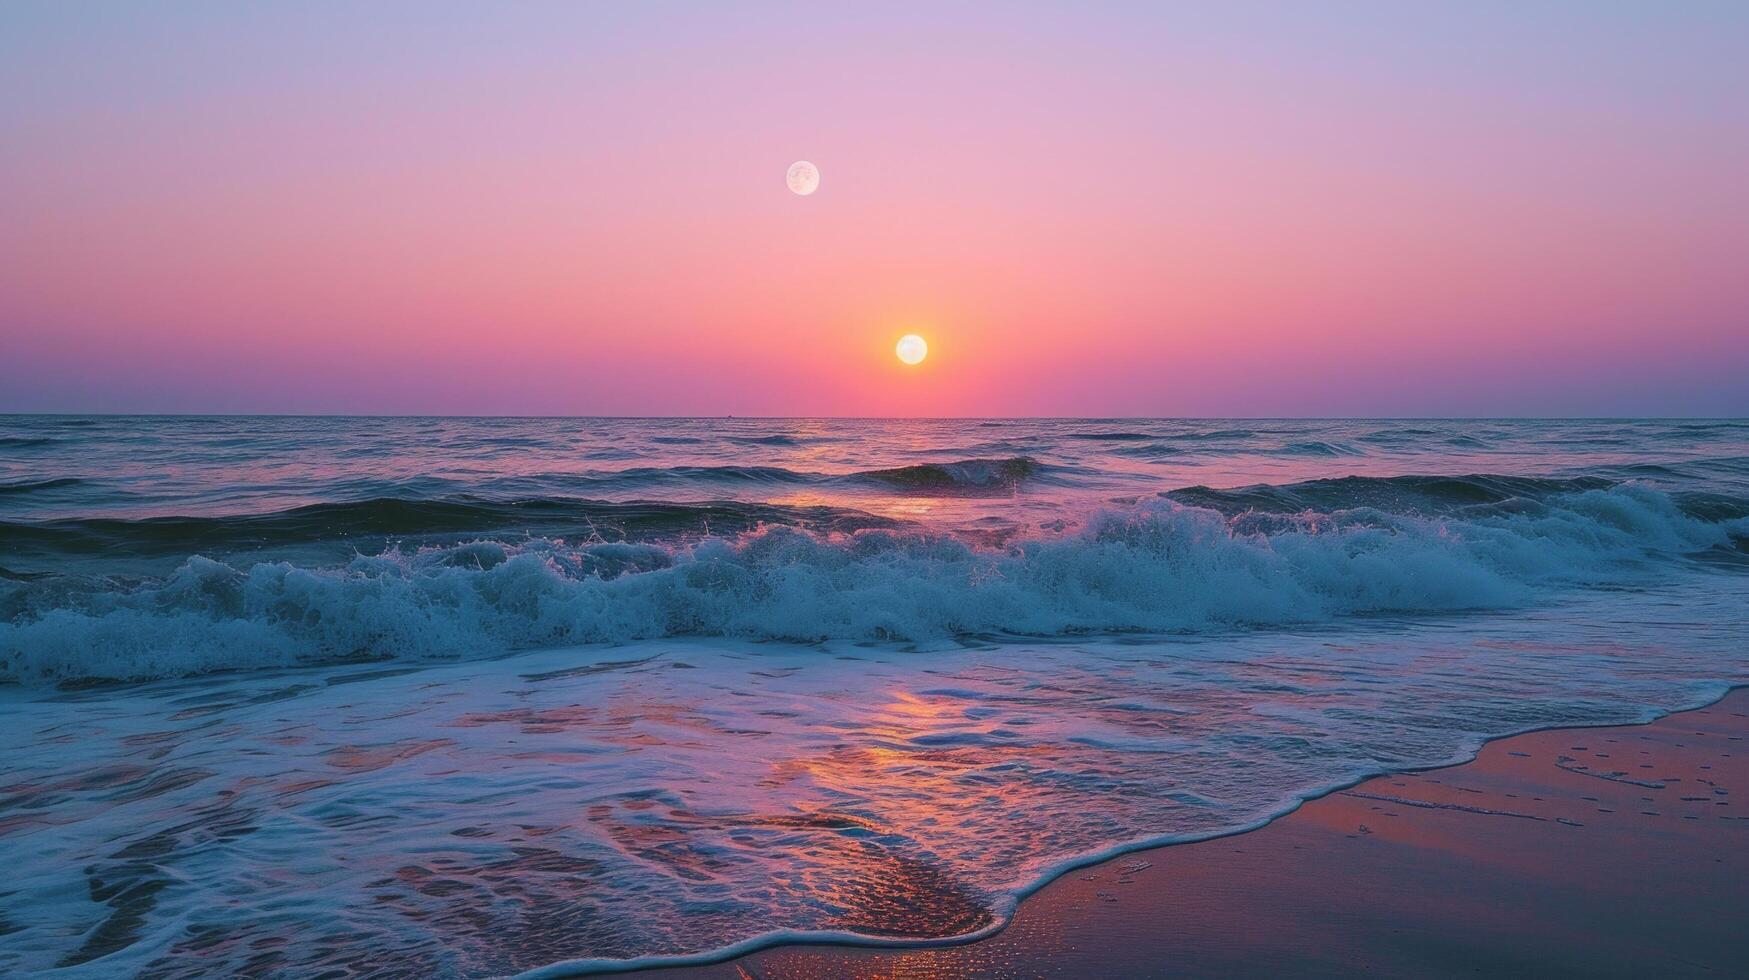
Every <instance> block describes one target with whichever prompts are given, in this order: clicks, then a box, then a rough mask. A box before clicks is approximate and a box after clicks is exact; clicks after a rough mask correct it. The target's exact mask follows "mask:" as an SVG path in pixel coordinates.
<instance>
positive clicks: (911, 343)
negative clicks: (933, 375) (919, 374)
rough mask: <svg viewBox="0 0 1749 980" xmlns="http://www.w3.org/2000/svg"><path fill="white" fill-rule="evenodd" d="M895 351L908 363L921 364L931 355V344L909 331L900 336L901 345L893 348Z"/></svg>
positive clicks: (900, 358)
mask: <svg viewBox="0 0 1749 980" xmlns="http://www.w3.org/2000/svg"><path fill="white" fill-rule="evenodd" d="M893 353H895V354H897V355H899V360H901V361H904V362H905V363H906V364H921V363H923V359H924V358H925V357H928V356H929V345H928V344H927V343H925V342H924V340H923V338H922V337H919V336H917V335H916V334H914V333H908V334H906V335H905V336H903V337H900V338H899V346H897V347H895V348H893Z"/></svg>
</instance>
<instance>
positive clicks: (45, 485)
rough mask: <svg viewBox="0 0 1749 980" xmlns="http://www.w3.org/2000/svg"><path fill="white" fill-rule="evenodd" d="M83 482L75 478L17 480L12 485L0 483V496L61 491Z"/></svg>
mask: <svg viewBox="0 0 1749 980" xmlns="http://www.w3.org/2000/svg"><path fill="white" fill-rule="evenodd" d="M84 482H85V481H84V480H81V479H79V478H78V477H76V476H63V477H57V478H55V479H52V480H19V481H17V482H14V483H0V496H10V495H12V494H21V493H36V492H38V491H41V490H61V489H64V488H66V487H76V486H79V485H81V484H83V483H84Z"/></svg>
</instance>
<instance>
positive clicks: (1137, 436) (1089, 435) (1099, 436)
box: [1065, 432, 1155, 442]
mask: <svg viewBox="0 0 1749 980" xmlns="http://www.w3.org/2000/svg"><path fill="white" fill-rule="evenodd" d="M1065 438H1068V439H1083V440H1087V441H1091V442H1142V441H1144V440H1147V439H1153V438H1155V437H1154V436H1153V435H1151V434H1149V433H1146V432H1070V433H1067V434H1066V435H1065Z"/></svg>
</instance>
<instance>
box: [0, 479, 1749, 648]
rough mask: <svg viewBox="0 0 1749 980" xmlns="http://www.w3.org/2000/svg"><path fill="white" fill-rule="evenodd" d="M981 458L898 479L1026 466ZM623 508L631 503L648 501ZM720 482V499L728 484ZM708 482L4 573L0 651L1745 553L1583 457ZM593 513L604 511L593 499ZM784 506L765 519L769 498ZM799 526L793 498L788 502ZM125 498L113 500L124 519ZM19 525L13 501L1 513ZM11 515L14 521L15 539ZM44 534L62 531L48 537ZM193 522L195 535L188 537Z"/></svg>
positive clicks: (643, 629) (1457, 572)
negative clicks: (1154, 495)
mask: <svg viewBox="0 0 1749 980" xmlns="http://www.w3.org/2000/svg"><path fill="white" fill-rule="evenodd" d="M1010 462H1012V461H997V462H995V463H992V464H990V469H989V471H988V473H977V474H971V473H960V474H947V475H946V476H944V477H937V476H932V475H927V469H926V468H923V467H906V468H904V469H903V470H900V471H892V472H894V473H904V474H906V475H905V476H900V477H897V479H901V480H923V481H931V480H937V479H953V480H963V479H967V478H977V479H992V480H996V479H1002V478H1006V477H1004V474H1005V473H1012V474H1014V477H1013V478H1018V476H1019V471H1018V470H1015V469H1009V470H1005V469H1004V467H1005V466H1006V465H1007V464H1008V463H1010ZM586 506H592V507H596V508H601V507H608V506H621V507H629V508H631V509H623V510H620V511H617V512H615V515H614V516H616V517H617V518H618V519H620V520H622V521H630V522H633V523H635V521H636V520H639V519H648V520H651V521H654V522H656V523H658V524H661V525H662V526H663V527H664V528H668V529H670V530H672V528H673V526H674V524H675V522H676V521H677V520H679V518H676V517H675V512H676V510H677V509H678V510H685V511H686V513H685V515H684V521H683V523H685V524H687V526H688V527H699V528H700V529H701V530H702V526H703V524H704V523H705V522H704V521H702V520H701V519H700V517H701V513H700V512H701V511H702V512H705V513H712V512H711V511H709V510H708V508H706V509H700V508H683V507H682V506H681V505H655V504H651V505H602V504H590V505H585V504H584V503H580V502H575V501H571V502H559V501H532V502H531V501H522V502H516V503H509V504H488V503H484V502H477V501H476V502H466V503H449V502H435V501H427V502H418V503H415V502H408V501H369V502H365V503H362V504H344V505H323V506H322V507H316V508H302V509H300V510H298V511H293V512H289V513H285V514H279V515H267V516H265V517H261V518H225V519H212V520H209V521H204V522H203V521H198V520H194V519H178V520H176V521H138V522H102V521H82V522H71V523H61V524H55V525H42V526H36V528H37V530H38V531H40V532H42V533H46V534H69V535H80V534H87V535H104V534H107V535H111V536H115V535H122V536H126V535H133V536H134V540H136V541H138V540H144V541H146V542H147V543H148V544H150V543H152V541H153V540H154V539H153V537H152V536H153V535H164V536H165V538H164V540H165V541H175V542H178V543H179V545H180V546H188V545H190V544H191V543H195V542H199V543H201V544H202V545H203V546H204V545H205V544H206V543H207V542H212V541H235V540H239V539H243V538H247V537H248V536H249V535H261V534H274V535H279V536H281V537H282V538H297V537H299V536H302V535H311V536H314V535H322V536H332V535H334V534H336V533H338V530H339V529H345V530H347V531H351V532H359V531H371V532H384V531H392V530H396V529H424V530H430V529H431V528H433V527H439V526H443V527H449V526H455V527H462V526H470V527H472V528H473V529H475V530H478V529H479V525H480V524H481V522H482V519H487V518H502V520H504V521H505V522H506V524H507V525H508V524H509V523H511V522H514V523H516V524H517V526H519V527H523V528H525V529H526V528H528V527H530V526H534V527H539V526H540V520H539V519H540V518H543V517H553V518H554V519H557V520H565V521H569V522H570V526H571V527H572V528H573V529H575V528H577V527H578V526H579V525H578V524H577V522H576V521H575V520H574V517H575V514H576V513H577V509H578V508H584V507H586ZM638 508H642V509H641V510H640V509H638ZM736 508H738V509H736ZM761 510H762V509H761V508H758V507H746V506H743V505H733V507H731V505H723V509H721V510H720V511H717V512H714V513H718V514H719V517H718V519H717V523H715V524H714V526H712V527H711V528H710V532H709V534H708V536H703V537H698V538H695V539H691V540H672V539H671V540H654V539H652V540H639V537H640V536H639V535H637V534H626V533H623V532H621V533H619V534H617V535H616V536H615V537H616V539H615V540H605V539H603V538H602V537H601V536H600V535H589V536H583V537H566V536H562V535H560V534H557V533H549V534H531V535H529V536H527V537H524V538H521V539H519V540H515V541H506V540H471V541H465V542H461V543H449V544H444V545H428V546H414V545H408V544H405V543H402V544H398V545H393V546H389V547H386V548H385V549H384V550H383V551H381V552H380V553H377V554H370V555H366V554H354V555H353V556H352V557H350V558H349V559H347V560H345V561H340V562H337V563H334V564H332V565H328V566H324V567H300V566H299V565H296V564H293V563H290V562H287V561H258V562H254V563H248V562H237V563H230V562H227V561H222V560H217V559H215V558H211V557H193V558H189V559H187V560H186V561H184V562H182V563H181V564H180V565H179V567H177V568H176V569H175V570H174V571H173V572H171V573H170V574H168V575H163V576H158V577H152V578H146V579H142V580H138V581H132V582H125V581H117V580H114V579H111V578H101V579H88V578H76V577H74V576H70V575H56V576H50V577H47V578H43V579H35V578H33V579H30V580H4V581H0V678H4V679H10V680H16V681H27V682H33V681H67V680H80V679H92V678H105V679H130V680H131V679H144V678H154V677H164V676H173V675H181V674H191V673H200V672H207V671H214V670H224V669H237V668H249V667H265V666H287V665H297V664H306V663H318V662H333V661H346V660H380V659H393V658H420V659H423V658H477V657H483V656H496V655H499V654H501V653H503V652H505V651H508V650H513V649H524V648H537V647H550V646H561V645H570V644H578V643H592V642H616V641H630V640H638V639H651V638H659V637H671V636H721V637H742V638H752V639H773V640H792V641H819V640H826V639H855V640H875V641H888V642H895V641H909V642H927V641H939V640H945V639H950V638H954V637H964V636H978V635H1007V636H1015V635H1029V636H1060V635H1068V634H1085V633H1116V632H1130V631H1150V632H1152V631H1165V632H1170V631H1201V630H1208V629H1225V628H1232V627H1268V626H1275V625H1285V624H1297V623H1317V622H1324V621H1329V620H1332V619H1335V618H1339V617H1344V616H1356V615H1369V614H1380V613H1401V612H1446V611H1457V610H1476V609H1498V608H1509V607H1514V606H1520V605H1525V604H1529V603H1532V602H1534V601H1535V600H1536V599H1537V597H1538V595H1539V593H1541V592H1544V591H1547V590H1551V589H1560V588H1565V587H1572V586H1581V585H1598V584H1632V583H1634V582H1638V581H1644V580H1646V579H1647V578H1648V577H1649V576H1659V575H1663V574H1668V573H1669V572H1670V571H1671V570H1672V569H1673V568H1675V567H1678V566H1680V565H1682V564H1684V563H1686V562H1688V560H1689V558H1690V557H1691V556H1696V555H1705V554H1708V553H1730V554H1741V553H1742V552H1743V551H1744V550H1745V548H1744V538H1745V535H1746V534H1749V528H1746V526H1745V521H1746V519H1745V518H1744V517H1742V516H1741V508H1736V509H1733V508H1731V507H1728V506H1725V505H1723V504H1720V503H1718V502H1716V501H1715V502H1714V503H1713V505H1712V506H1710V507H1707V508H1698V509H1696V508H1690V509H1685V508H1684V506H1683V504H1682V502H1681V501H1680V500H1678V499H1677V498H1676V497H1673V496H1671V495H1668V494H1665V493H1662V492H1659V491H1656V490H1653V489H1650V488H1646V487H1642V486H1637V485H1611V484H1609V483H1608V482H1607V481H1602V480H1595V479H1575V480H1530V479H1523V478H1512V477H1464V478H1446V477H1400V478H1393V479H1384V480H1359V479H1353V478H1351V479H1348V480H1320V481H1313V482H1310V483H1302V484H1294V485H1289V486H1282V487H1253V488H1247V489H1243V490H1234V491H1217V490H1209V489H1207V488H1200V487H1199V488H1192V489H1190V490H1185V491H1177V492H1174V493H1173V494H1172V496H1171V498H1167V499H1152V500H1145V501H1142V502H1140V503H1138V504H1136V505H1134V506H1131V507H1126V508H1118V509H1111V510H1105V511H1101V512H1098V513H1095V514H1092V515H1090V516H1089V517H1088V518H1087V519H1086V520H1085V521H1084V522H1083V523H1082V525H1081V526H1080V527H1079V528H1077V529H1076V530H1074V531H1072V532H1070V533H1067V534H1064V535H1061V536H1056V537H1040V538H1028V539H1022V540H1016V541H1011V542H1009V543H1007V544H1005V545H1003V546H1001V547H994V548H986V547H979V546H977V545H975V544H973V543H970V542H969V541H967V540H964V539H961V538H956V537H954V536H951V535H948V534H945V533H939V532H927V531H921V530H916V529H913V528H910V527H906V526H901V525H895V524H890V522H889V526H885V527H881V526H870V525H877V524H879V523H881V522H879V521H878V519H875V518H869V517H868V515H860V517H858V516H856V515H855V512H842V511H831V510H830V509H826V508H821V509H819V510H820V511H822V513H820V514H818V515H816V516H817V517H818V520H817V521H814V522H813V523H812V525H811V526H807V522H806V521H801V520H800V519H799V518H798V516H797V512H796V511H795V509H780V508H763V510H764V511H768V512H769V513H765V514H763V516H762V514H761ZM597 513H605V512H599V511H598V512H597ZM775 520H781V521H783V523H773V521H775ZM798 523H800V524H803V525H804V526H797V524H798ZM123 525H127V527H125V528H124V527H123ZM21 527H23V526H21V525H8V526H6V527H4V528H3V529H0V530H3V531H4V533H5V534H6V535H8V536H15V535H17V534H18V533H19V531H20V528H21ZM14 540H16V539H14ZM56 545H57V546H59V547H67V546H68V542H66V541H59V542H57V543H56ZM195 550H203V549H195Z"/></svg>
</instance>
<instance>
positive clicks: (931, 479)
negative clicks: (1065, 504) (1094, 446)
mask: <svg viewBox="0 0 1749 980" xmlns="http://www.w3.org/2000/svg"><path fill="white" fill-rule="evenodd" d="M1066 469H1067V468H1066V467H1051V466H1046V465H1045V464H1043V463H1040V462H1039V461H1037V460H1035V459H1033V458H1032V457H1030V456H1015V457H1013V458H1010V459H962V460H957V461H955V462H951V463H916V464H913V465H911V466H898V467H893V468H891V469H882V470H866V471H864V472H861V473H857V474H855V475H854V476H853V477H852V478H853V479H856V480H862V481H869V482H874V483H882V484H887V485H889V486H893V487H898V488H900V489H904V490H928V491H951V490H959V491H1002V490H1009V489H1012V488H1014V487H1016V486H1018V485H1019V484H1021V483H1022V482H1024V481H1025V480H1028V479H1030V478H1032V477H1035V476H1038V475H1040V474H1043V473H1045V472H1047V471H1062V470H1066Z"/></svg>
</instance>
